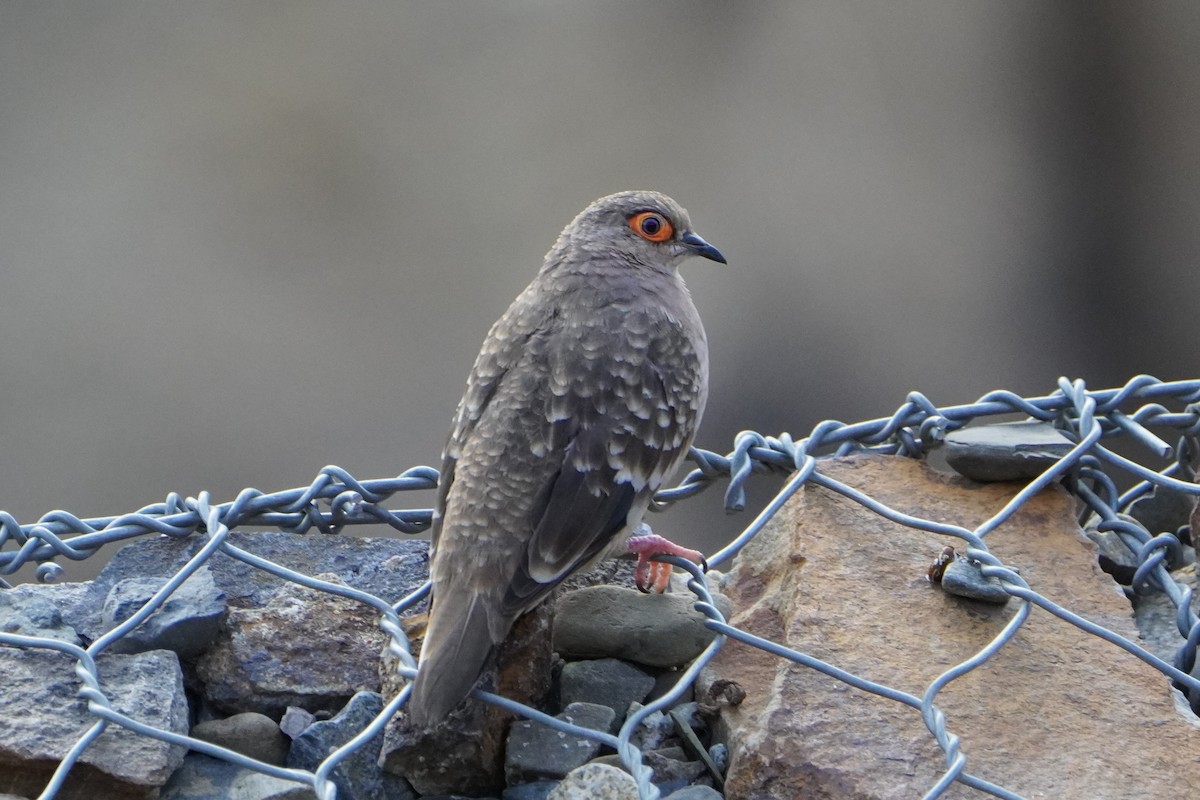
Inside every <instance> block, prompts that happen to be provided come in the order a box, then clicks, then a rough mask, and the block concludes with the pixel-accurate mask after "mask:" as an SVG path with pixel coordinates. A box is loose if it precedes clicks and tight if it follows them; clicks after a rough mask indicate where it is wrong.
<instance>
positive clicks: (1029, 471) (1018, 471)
mask: <svg viewBox="0 0 1200 800" xmlns="http://www.w3.org/2000/svg"><path fill="white" fill-rule="evenodd" d="M1074 446H1075V445H1074V443H1073V442H1071V440H1070V439H1068V438H1067V437H1066V436H1064V435H1063V434H1062V432H1061V431H1059V430H1058V429H1057V428H1055V427H1054V425H1052V424H1051V423H1049V422H1039V421H1036V420H1035V421H1025V422H1000V423H997V424H994V425H980V426H978V427H974V428H961V429H959V430H956V431H951V432H950V433H948V434H946V443H945V456H946V463H947V464H949V465H950V466H951V468H953V469H954V471H955V472H958V473H959V474H960V475H964V476H966V477H968V478H970V479H971V480H974V481H981V482H985V483H987V482H994V481H1019V480H1029V479H1031V478H1036V477H1037V476H1038V475H1041V474H1042V473H1043V472H1045V471H1046V470H1047V469H1048V468H1050V467H1052V466H1053V465H1054V464H1055V463H1056V462H1057V461H1058V460H1059V459H1060V458H1062V457H1063V456H1065V455H1066V454H1067V453H1068V452H1069V451H1070V450H1071V448H1072V447H1074Z"/></svg>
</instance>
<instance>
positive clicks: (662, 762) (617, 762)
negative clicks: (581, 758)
mask: <svg viewBox="0 0 1200 800" xmlns="http://www.w3.org/2000/svg"><path fill="white" fill-rule="evenodd" d="M592 763H595V764H607V765H609V766H613V767H617V768H618V769H625V764H624V762H622V761H621V757H620V756H618V755H615V754H614V755H609V756H603V757H601V758H597V759H595V761H593V762H592ZM642 763H643V764H645V765H646V766H647V767H649V768H650V770H651V772H652V773H653V774H652V775H651V778H650V780H651V782H652V783H653V784H654V785H655V786H657V787H658V790H659V791H660V792H662V793H663V794H668V793H670V792H673V791H675V790H676V789H681V788H683V787H684V786H687V785H688V784H690V783H693V782H695V781H696V779H697V778H699V777H700V776H701V775H703V774H704V773H705V772H706V768H705V766H704V765H703V764H702V763H700V762H699V761H688V760H687V753H685V752H684V749H683V748H682V747H664V748H662V749H660V750H648V751H646V752H643V753H642Z"/></svg>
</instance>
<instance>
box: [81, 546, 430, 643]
mask: <svg viewBox="0 0 1200 800" xmlns="http://www.w3.org/2000/svg"><path fill="white" fill-rule="evenodd" d="M206 541H207V540H206V539H205V538H204V537H203V536H199V535H192V536H188V537H185V538H183V539H177V538H173V537H166V536H164V537H159V538H156V539H139V540H137V541H134V542H132V543H130V544H127V545H125V546H124V547H122V548H121V549H120V550H118V551H117V552H116V554H115V555H114V556H113V558H112V560H111V561H109V562H108V564H106V565H105V567H104V569H103V570H101V572H100V574H99V575H98V576H97V577H96V579H95V580H94V581H92V582H91V583H90V584H88V586H89V591H88V595H87V597H85V598H84V599H83V601H82V602H80V603H78V604H77V605H75V606H74V609H73V612H72V613H71V614H67V613H66V612H65V611H64V617H65V618H66V621H67V622H68V623H69V624H71V625H72V626H73V627H75V629H76V630H77V631H79V633H80V634H81V635H82V636H84V637H85V638H88V639H91V640H94V639H95V638H97V637H98V636H99V635H100V634H101V633H103V632H104V630H105V628H104V627H103V623H102V621H101V614H100V611H101V608H102V607H103V605H104V600H105V598H106V597H107V596H108V593H109V592H110V591H111V590H112V587H113V586H115V585H116V584H117V583H119V582H120V581H122V580H124V579H126V578H133V577H152V578H169V577H171V576H172V575H174V574H175V573H176V572H178V571H179V568H180V567H181V566H183V564H184V563H185V562H186V561H187V560H188V559H190V558H191V557H192V556H194V555H195V554H196V553H197V552H198V551H199V550H200V548H201V547H203V546H204V544H205V543H206ZM226 541H227V542H228V543H229V544H231V545H233V546H235V547H238V548H240V549H242V550H246V551H248V552H250V553H253V554H255V555H257V556H261V557H263V558H266V559H270V560H271V561H274V562H275V563H277V564H280V565H282V566H285V567H288V568H289V569H293V570H296V571H297V572H302V573H304V574H305V575H317V574H331V575H336V576H338V578H339V579H340V580H341V581H342V582H343V583H345V584H347V585H349V586H353V587H354V588H356V589H360V590H362V591H364V592H368V593H370V594H373V595H375V596H376V597H379V598H381V599H383V600H387V601H389V602H395V601H396V600H399V599H400V598H401V597H404V596H405V595H407V594H408V593H409V592H412V591H413V590H415V589H417V588H418V587H420V586H421V584H422V583H424V582H425V581H426V580H427V579H428V578H429V563H428V555H427V552H428V547H429V545H428V543H426V542H422V541H414V540H410V539H385V538H369V537H368V538H359V537H354V536H321V535H308V536H300V535H297V534H293V533H282V532H278V531H258V532H244V531H233V532H232V533H230V534H229V536H228V538H227V539H226ZM206 566H207V567H208V569H209V570H211V572H212V577H213V581H214V582H215V583H216V585H217V588H218V589H219V590H220V591H222V592H224V593H225V597H226V601H227V602H228V604H229V606H230V607H231V608H243V609H244V608H252V607H262V606H266V605H268V604H269V603H270V602H271V599H272V597H273V596H274V594H275V593H276V592H277V591H279V590H280V589H281V588H283V587H284V586H287V585H289V584H288V581H285V580H284V579H283V578H279V577H276V576H275V575H273V574H271V573H269V572H265V571H264V570H260V569H258V568H257V567H253V566H251V565H249V564H247V563H245V562H243V561H239V560H238V559H235V558H233V557H232V556H229V555H226V554H225V553H222V552H217V553H214V554H213V556H212V557H211V558H210V559H209V560H208V562H207V564H206Z"/></svg>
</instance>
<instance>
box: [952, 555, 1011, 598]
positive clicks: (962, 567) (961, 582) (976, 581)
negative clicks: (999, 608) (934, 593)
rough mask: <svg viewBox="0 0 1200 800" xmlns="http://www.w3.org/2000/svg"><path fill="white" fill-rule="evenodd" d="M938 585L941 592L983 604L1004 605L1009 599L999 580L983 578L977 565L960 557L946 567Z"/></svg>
mask: <svg viewBox="0 0 1200 800" xmlns="http://www.w3.org/2000/svg"><path fill="white" fill-rule="evenodd" d="M938 583H939V584H940V585H941V587H942V590H943V591H946V592H949V593H950V594H953V595H958V596H959V597H966V598H968V599H970V600H979V601H980V602H983V603H994V604H997V605H1004V604H1005V603H1007V602H1008V598H1009V597H1010V595H1009V593H1008V592H1006V591H1004V587H1003V586H1002V585H1001V584H1000V581H999V579H997V578H987V577H984V575H983V571H982V570H981V569H980V566H979V564H976V563H974V562H972V561H970V560H968V559H966V558H962V557H959V558H955V559H952V560H951V561H950V563H948V564H947V565H946V567H945V569H944V570H943V571H942V579H941V580H940V581H938Z"/></svg>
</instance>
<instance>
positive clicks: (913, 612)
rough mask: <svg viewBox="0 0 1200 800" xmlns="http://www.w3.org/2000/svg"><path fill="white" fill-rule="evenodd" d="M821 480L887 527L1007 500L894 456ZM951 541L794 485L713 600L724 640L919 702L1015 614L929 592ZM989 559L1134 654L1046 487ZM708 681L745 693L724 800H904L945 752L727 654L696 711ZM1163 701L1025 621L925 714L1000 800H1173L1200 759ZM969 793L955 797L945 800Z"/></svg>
mask: <svg viewBox="0 0 1200 800" xmlns="http://www.w3.org/2000/svg"><path fill="white" fill-rule="evenodd" d="M818 469H819V470H820V471H821V472H822V473H823V474H825V475H828V476H830V477H832V478H834V479H836V480H838V481H841V482H843V483H846V484H848V485H851V486H854V487H855V488H857V489H859V490H861V491H863V492H866V493H867V494H869V495H870V496H872V497H874V498H876V499H877V500H879V501H880V502H882V503H885V504H887V505H889V506H890V507H892V508H895V509H897V510H899V511H902V512H906V513H911V514H918V515H920V516H923V517H926V518H931V519H937V520H942V521H951V522H954V523H956V524H960V525H963V526H965V527H967V528H973V527H975V526H976V525H978V524H980V523H981V522H983V521H984V520H985V519H988V518H989V517H990V516H991V515H992V514H994V513H995V512H996V510H997V509H999V508H1001V507H1002V506H1004V504H1005V503H1006V502H1007V501H1008V500H1009V499H1010V498H1011V497H1012V496H1013V494H1014V492H1015V490H1016V489H1018V488H1019V487H1017V486H1013V485H1000V484H987V485H978V484H972V483H969V482H966V481H963V480H961V479H957V478H952V477H949V476H944V475H938V474H937V473H935V472H933V471H932V470H930V469H928V468H926V467H925V466H924V465H922V464H920V463H918V462H916V461H912V460H909V459H905V458H897V457H885V456H875V455H858V456H852V457H846V458H833V459H823V460H822V461H821V463H820V465H819V467H818ZM947 538H948V537H943V536H938V535H935V534H930V533H926V532H923V531H919V530H915V529H912V528H907V527H904V526H902V525H899V524H896V523H892V522H889V521H887V520H886V519H884V518H882V517H880V516H878V515H876V514H874V513H872V512H870V511H868V510H867V509H865V508H863V507H862V506H859V505H858V504H856V503H854V502H853V501H851V500H848V499H845V498H843V497H841V496H840V495H836V494H834V493H832V492H829V491H826V490H823V489H820V488H817V487H814V486H811V485H810V486H807V487H805V488H804V489H802V490H801V491H800V492H798V493H797V494H796V495H795V496H794V497H793V498H792V499H791V500H790V501H789V502H788V503H787V505H785V507H784V508H783V509H782V510H781V511H780V512H779V513H778V514H777V515H776V516H775V518H774V519H773V520H772V521H771V523H769V524H768V525H767V527H766V528H765V529H764V530H763V531H762V532H761V533H760V534H759V535H758V536H757V537H756V538H755V540H754V541H752V542H751V543H750V544H749V545H747V547H746V548H745V549H744V550H743V551H742V552H741V553H740V554H739V555H738V557H737V559H736V563H735V564H734V567H733V570H732V571H731V574H730V580H729V582H728V584H727V591H728V592H729V594H730V598H731V599H732V601H733V603H734V605H735V607H737V608H738V609H739V610H738V613H737V614H736V615H735V616H734V617H733V619H732V623H733V624H734V625H736V626H737V627H739V628H741V629H743V630H746V631H748V632H750V633H753V634H757V635H759V636H763V637H765V638H767V639H770V640H772V641H775V642H778V643H780V644H783V645H786V646H788V647H792V648H795V649H797V650H799V651H801V652H804V653H807V654H809V655H811V656H814V657H816V658H820V659H822V660H825V661H827V662H829V663H831V664H834V665H836V666H838V667H840V668H842V669H845V670H848V671H850V672H852V673H854V674H857V675H861V676H865V677H868V678H872V679H874V680H877V681H881V682H883V683H885V684H887V685H889V686H894V687H898V688H901V689H903V690H905V691H908V692H912V693H917V694H920V693H921V692H922V691H924V688H925V687H926V686H928V685H929V684H930V683H931V682H932V681H933V680H935V679H936V678H937V677H938V676H939V675H940V674H941V673H943V672H944V671H945V670H947V669H949V668H950V667H952V666H953V665H955V664H958V663H960V662H962V661H964V660H966V659H968V658H970V657H971V656H973V655H974V654H975V653H977V652H978V651H979V650H980V649H982V648H984V647H985V646H987V645H988V643H990V642H991V641H992V639H993V638H994V637H995V636H996V635H997V634H998V633H999V632H1000V630H1001V629H1002V628H1003V626H1004V625H1005V624H1006V623H1007V622H1008V621H1009V620H1010V619H1011V618H1012V616H1013V615H1014V614H1016V613H1017V612H1018V610H1019V608H1020V605H1021V604H1020V603H1019V602H1016V601H1014V602H1010V603H1008V604H1007V605H1005V606H994V605H986V604H983V603H978V602H973V601H970V600H964V599H961V598H958V597H954V596H951V595H947V594H946V593H944V592H938V591H934V590H932V588H931V587H930V585H929V583H928V582H927V581H926V578H925V572H926V568H927V566H928V561H929V559H930V556H931V555H932V554H934V553H937V552H938V551H940V550H941V549H942V547H944V546H945V545H946V544H947ZM987 542H988V545H989V547H990V548H991V549H992V550H993V552H995V553H996V554H997V555H998V556H999V557H1000V558H1002V559H1003V560H1004V562H1005V563H1006V564H1008V565H1010V566H1012V567H1016V568H1019V569H1020V570H1021V574H1022V576H1023V577H1024V578H1025V579H1026V580H1028V581H1029V583H1030V584H1031V585H1032V586H1033V588H1034V589H1035V590H1037V591H1039V592H1041V593H1043V594H1044V595H1045V596H1047V597H1049V598H1052V599H1054V600H1056V601H1058V602H1060V603H1063V604H1065V605H1066V606H1067V607H1068V608H1070V609H1071V610H1073V611H1074V612H1076V613H1079V614H1082V615H1084V616H1086V617H1087V618H1088V619H1090V620H1092V621H1094V622H1097V623H1099V624H1101V625H1104V626H1105V627H1107V628H1109V629H1111V630H1114V631H1116V632H1118V633H1120V634H1121V635H1123V636H1125V637H1127V638H1129V639H1132V640H1134V641H1136V640H1137V631H1136V630H1135V629H1134V628H1133V625H1132V624H1131V619H1130V608H1129V603H1128V601H1126V600H1125V598H1124V597H1123V596H1122V595H1121V594H1120V593H1119V592H1118V591H1117V588H1116V587H1115V586H1114V584H1113V582H1112V580H1111V579H1110V578H1109V577H1108V576H1107V575H1105V574H1104V573H1103V572H1102V571H1101V570H1100V569H1099V566H1098V564H1097V563H1096V555H1095V550H1094V548H1093V546H1092V545H1091V543H1090V542H1089V541H1088V540H1087V539H1086V538H1085V537H1083V535H1082V533H1081V531H1080V530H1079V528H1078V526H1077V524H1076V521H1075V515H1074V501H1073V499H1072V498H1071V497H1070V496H1069V495H1067V494H1066V492H1065V491H1063V490H1062V489H1061V488H1058V487H1050V488H1048V489H1047V490H1046V491H1043V492H1042V493H1040V494H1039V495H1037V496H1036V497H1034V498H1032V499H1031V500H1030V501H1029V502H1028V503H1027V504H1025V506H1024V507H1022V508H1021V509H1020V510H1019V511H1018V512H1017V513H1016V514H1015V515H1014V516H1013V517H1012V518H1011V519H1010V520H1009V521H1008V522H1006V523H1005V524H1004V525H1002V526H1000V527H999V528H998V529H996V530H995V531H993V532H992V533H990V534H989V535H988V538H987ZM951 543H953V544H957V542H951ZM714 679H725V680H731V681H736V682H737V683H738V684H740V685H741V686H742V687H743V688H744V690H745V692H746V696H745V699H744V701H742V702H741V704H740V705H738V706H736V707H727V708H725V709H724V710H723V712H722V719H721V723H720V726H721V727H723V728H724V736H725V738H726V739H727V742H728V745H729V748H730V766H729V772H728V775H727V776H726V782H725V795H726V797H727V798H729V800H742V799H743V798H754V799H755V800H760V799H761V800H772V799H773V798H789V800H790V798H795V797H856V798H862V799H863V800H872V799H873V798H901V797H904V798H907V797H913V796H921V795H922V794H924V793H925V792H927V791H928V790H929V789H930V787H932V786H933V785H934V784H935V783H936V782H937V781H938V780H939V779H940V778H941V776H942V774H943V773H944V771H945V767H946V765H945V756H944V753H943V752H942V750H941V749H940V748H939V747H937V745H936V743H935V741H934V739H933V737H932V735H931V734H930V733H929V732H928V730H927V729H926V728H925V726H924V724H923V723H922V721H921V718H920V715H919V714H918V713H917V712H916V711H915V710H913V709H912V708H910V707H908V706H905V705H903V704H900V703H896V702H893V701H890V700H886V699H884V698H880V697H877V696H875V695H873V694H869V693H865V692H861V691H858V690H854V689H849V688H847V687H846V685H845V684H843V683H841V682H840V681H837V680H835V679H833V678H831V677H828V676H826V675H824V674H823V673H820V672H818V671H816V670H813V669H808V668H806V667H802V666H800V665H797V664H794V663H792V662H790V661H787V660H785V659H782V658H780V657H777V656H773V655H770V654H768V653H766V652H764V651H762V650H759V649H757V648H753V647H749V646H747V645H743V644H740V643H738V642H735V641H730V642H729V643H728V644H727V645H726V646H725V647H724V648H722V650H721V652H720V653H718V654H717V656H716V658H715V659H714V661H713V663H712V664H711V665H710V667H709V668H707V669H706V670H704V674H703V675H702V676H701V681H700V682H698V685H697V694H698V695H700V696H701V697H704V696H705V693H706V691H707V689H706V687H707V683H708V682H710V681H713V680H714ZM1168 684H1169V681H1168V679H1167V678H1166V677H1165V676H1164V675H1162V674H1161V673H1159V672H1158V671H1157V670H1155V669H1153V668H1152V667H1149V666H1148V665H1146V664H1144V663H1143V662H1141V661H1140V660H1138V659H1136V658H1135V657H1133V656H1131V655H1129V654H1126V653H1124V652H1123V651H1121V650H1120V649H1118V648H1116V647H1114V646H1113V645H1111V644H1109V643H1108V642H1106V641H1104V640H1102V639H1099V638H1097V637H1095V636H1092V635H1090V634H1087V633H1085V632H1083V631H1081V630H1080V629H1078V628H1076V627H1075V626H1073V625H1070V624H1069V623H1066V622H1064V621H1062V620H1059V619H1058V618H1056V617H1053V616H1052V615H1050V614H1047V613H1045V612H1043V611H1041V610H1039V609H1036V608H1035V609H1034V610H1033V613H1032V614H1031V616H1030V617H1029V619H1027V620H1026V621H1025V623H1024V624H1023V625H1022V626H1021V628H1020V629H1019V630H1018V631H1017V633H1016V636H1015V638H1014V640H1013V641H1010V642H1009V643H1008V644H1006V645H1005V646H1004V647H1003V648H1002V649H1001V650H1000V651H999V653H998V654H996V655H995V656H994V657H993V658H991V659H990V660H989V661H988V662H987V663H986V664H984V665H983V666H981V667H980V668H978V669H976V670H973V671H971V672H969V673H967V674H965V675H963V676H960V677H959V678H957V679H956V680H954V681H951V682H950V683H949V684H948V685H947V686H946V687H945V688H944V689H942V691H941V692H940V693H939V694H938V695H937V698H936V705H937V707H938V708H939V709H940V710H941V711H942V712H944V714H945V718H946V721H947V726H948V729H949V731H950V732H951V733H952V734H954V735H957V736H960V737H961V741H962V748H963V749H962V753H963V755H964V756H965V757H966V758H967V766H966V769H967V771H968V772H970V773H971V774H973V775H976V776H979V777H980V778H982V779H984V780H988V781H991V782H993V783H996V784H998V785H1000V786H1001V787H1003V788H1005V789H1007V790H1008V791H1011V792H1014V793H1017V794H1021V795H1023V796H1026V797H1036V796H1044V797H1072V798H1075V797H1078V798H1104V797H1117V796H1120V797H1129V796H1132V795H1131V794H1130V792H1131V791H1136V794H1137V796H1139V797H1162V796H1175V795H1177V794H1178V793H1179V792H1180V791H1184V792H1185V793H1186V791H1187V790H1186V789H1184V788H1182V787H1189V788H1190V789H1194V788H1195V787H1200V762H1197V761H1196V760H1195V759H1194V758H1191V757H1190V755H1188V754H1191V753H1195V752H1197V751H1198V750H1200V729H1198V728H1197V727H1195V721H1194V719H1192V720H1186V719H1184V718H1183V717H1182V716H1181V715H1180V714H1179V713H1178V712H1177V711H1176V710H1175V708H1174V706H1173V703H1172V699H1171V694H1170V690H1169V688H1168ZM1117 732H1120V733H1117ZM1114 737H1115V738H1114ZM1048 742H1053V743H1055V746H1053V747H1049V746H1047V743H1048ZM1133 742H1136V746H1134V745H1132V744H1129V743H1133ZM1097 753H1103V754H1104V757H1103V758H1097V757H1096V754H1097ZM1131 787H1136V790H1133V789H1131ZM972 794H974V793H973V792H972V791H971V790H968V789H965V788H962V787H952V788H951V789H950V790H949V792H948V793H947V794H946V795H945V796H948V797H966V796H968V795H972Z"/></svg>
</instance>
